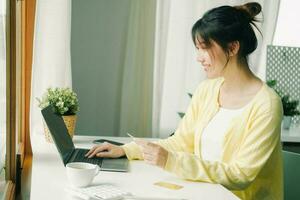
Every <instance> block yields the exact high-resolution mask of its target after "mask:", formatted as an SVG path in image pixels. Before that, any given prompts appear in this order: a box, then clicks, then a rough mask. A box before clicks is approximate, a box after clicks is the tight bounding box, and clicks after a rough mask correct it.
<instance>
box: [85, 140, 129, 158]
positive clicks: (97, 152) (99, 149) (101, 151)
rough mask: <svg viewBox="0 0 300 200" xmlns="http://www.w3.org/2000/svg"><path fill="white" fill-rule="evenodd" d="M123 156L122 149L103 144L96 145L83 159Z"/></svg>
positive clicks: (106, 143)
mask: <svg viewBox="0 0 300 200" xmlns="http://www.w3.org/2000/svg"><path fill="white" fill-rule="evenodd" d="M124 155H125V151H124V149H123V148H122V147H120V146H117V145H113V144H110V143H108V142H104V143H103V144H100V145H96V146H94V147H93V148H91V149H90V151H89V152H88V153H87V154H85V157H88V158H92V157H94V156H97V157H102V158H119V157H122V156H124Z"/></svg>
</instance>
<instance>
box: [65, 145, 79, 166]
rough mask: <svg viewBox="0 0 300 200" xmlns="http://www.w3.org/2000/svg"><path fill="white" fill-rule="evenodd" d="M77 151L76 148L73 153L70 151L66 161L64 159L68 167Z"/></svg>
mask: <svg viewBox="0 0 300 200" xmlns="http://www.w3.org/2000/svg"><path fill="white" fill-rule="evenodd" d="M75 151H76V149H75V148H74V149H73V150H72V151H70V152H69V153H68V155H67V156H66V159H64V160H65V161H66V162H65V163H64V164H65V165H67V164H68V163H69V162H70V160H72V158H73V157H74V156H76V155H75V154H76V153H75Z"/></svg>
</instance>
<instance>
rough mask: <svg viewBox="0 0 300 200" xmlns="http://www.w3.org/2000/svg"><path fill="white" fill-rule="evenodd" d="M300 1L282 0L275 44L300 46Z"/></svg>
mask: <svg viewBox="0 0 300 200" xmlns="http://www.w3.org/2000/svg"><path fill="white" fill-rule="evenodd" d="M299 7H300V1H295V0H281V2H280V8H279V15H278V20H277V26H276V30H275V35H274V39H273V44H274V45H280V46H291V47H300V37H299V35H300V23H299V19H300V12H299Z"/></svg>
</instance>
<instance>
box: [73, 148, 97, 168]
mask: <svg viewBox="0 0 300 200" xmlns="http://www.w3.org/2000/svg"><path fill="white" fill-rule="evenodd" d="M88 151H89V150H88V149H75V152H74V154H75V158H74V159H73V160H72V161H71V162H86V163H91V164H95V165H99V166H100V167H101V165H102V160H103V158H98V157H93V158H88V157H85V154H87V152H88Z"/></svg>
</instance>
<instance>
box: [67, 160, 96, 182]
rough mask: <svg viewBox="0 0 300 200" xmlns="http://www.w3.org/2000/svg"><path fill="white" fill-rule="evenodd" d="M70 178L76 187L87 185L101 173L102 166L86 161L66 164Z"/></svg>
mask: <svg viewBox="0 0 300 200" xmlns="http://www.w3.org/2000/svg"><path fill="white" fill-rule="evenodd" d="M66 170H67V176H68V180H69V182H70V183H71V185H72V186H74V187H86V186H88V185H90V184H91V183H92V181H93V179H94V177H95V176H96V175H97V174H98V173H99V171H100V167H99V166H98V165H93V164H90V163H84V162H72V163H68V164H67V165H66Z"/></svg>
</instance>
